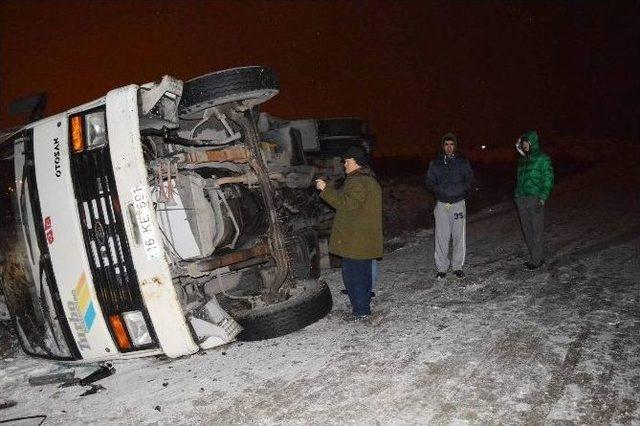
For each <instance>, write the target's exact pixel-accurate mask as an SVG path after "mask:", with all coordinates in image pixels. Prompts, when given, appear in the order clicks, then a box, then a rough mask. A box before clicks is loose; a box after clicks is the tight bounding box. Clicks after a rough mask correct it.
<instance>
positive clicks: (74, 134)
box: [71, 115, 84, 152]
mask: <svg viewBox="0 0 640 426" xmlns="http://www.w3.org/2000/svg"><path fill="white" fill-rule="evenodd" d="M71 148H72V149H73V152H82V151H84V132H83V131H82V117H81V116H79V115H76V116H74V117H71Z"/></svg>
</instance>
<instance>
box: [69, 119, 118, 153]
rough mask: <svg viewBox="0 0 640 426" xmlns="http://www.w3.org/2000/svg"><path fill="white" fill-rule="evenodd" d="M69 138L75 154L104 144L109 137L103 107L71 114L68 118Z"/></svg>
mask: <svg viewBox="0 0 640 426" xmlns="http://www.w3.org/2000/svg"><path fill="white" fill-rule="evenodd" d="M69 139H70V145H71V150H72V151H73V152H74V153H76V154H77V153H80V152H82V151H84V150H85V149H95V148H100V147H102V146H105V145H106V144H107V142H108V139H109V138H108V135H107V116H106V114H105V110H104V108H101V109H94V110H92V111H90V112H87V113H85V114H76V115H72V116H71V117H70V118H69Z"/></svg>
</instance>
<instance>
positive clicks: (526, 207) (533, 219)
mask: <svg viewBox="0 0 640 426" xmlns="http://www.w3.org/2000/svg"><path fill="white" fill-rule="evenodd" d="M516 206H518V214H519V215H520V225H522V233H523V234H524V240H525V241H526V243H527V247H528V248H529V255H530V256H531V263H532V264H534V265H536V266H538V265H540V264H541V263H542V260H543V244H544V238H543V237H544V205H543V204H542V203H541V202H540V200H539V199H537V198H535V197H522V198H516Z"/></svg>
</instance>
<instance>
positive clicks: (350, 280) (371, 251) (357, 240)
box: [316, 147, 382, 319]
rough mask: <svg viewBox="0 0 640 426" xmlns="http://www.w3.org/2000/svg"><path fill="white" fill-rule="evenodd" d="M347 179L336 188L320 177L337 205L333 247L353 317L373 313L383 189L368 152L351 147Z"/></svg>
mask: <svg viewBox="0 0 640 426" xmlns="http://www.w3.org/2000/svg"><path fill="white" fill-rule="evenodd" d="M343 159H344V170H345V173H346V175H347V176H346V179H345V181H344V184H343V185H342V187H341V188H339V189H336V188H334V187H332V186H330V185H327V183H326V182H325V181H324V180H322V179H318V180H317V181H316V188H317V189H319V190H320V191H321V192H320V198H322V199H323V200H324V201H326V202H327V203H328V204H329V205H330V206H331V207H333V208H334V209H336V216H335V218H334V219H333V226H332V228H331V237H330V238H329V251H330V252H331V253H333V254H335V255H337V256H341V257H342V279H343V281H344V285H345V288H346V289H347V292H348V294H349V299H350V301H351V306H352V307H353V315H354V316H353V318H355V319H365V318H367V317H368V316H369V315H370V314H371V307H370V304H371V285H372V264H373V260H374V259H377V258H380V257H382V191H381V189H380V185H379V184H378V182H377V181H376V179H375V177H374V176H373V173H372V172H371V170H370V169H369V168H368V167H367V166H366V164H367V153H366V152H365V151H364V150H363V149H362V148H359V147H350V148H349V149H348V150H347V152H346V153H345V154H344V155H343Z"/></svg>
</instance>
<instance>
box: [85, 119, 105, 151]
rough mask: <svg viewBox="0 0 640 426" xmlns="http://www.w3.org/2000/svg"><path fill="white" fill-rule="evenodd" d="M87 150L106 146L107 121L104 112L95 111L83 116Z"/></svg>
mask: <svg viewBox="0 0 640 426" xmlns="http://www.w3.org/2000/svg"><path fill="white" fill-rule="evenodd" d="M84 128H85V135H86V137H87V149H93V148H99V147H101V146H104V145H106V144H107V119H106V117H105V114H104V111H96V112H92V113H89V114H87V115H85V116H84Z"/></svg>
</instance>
